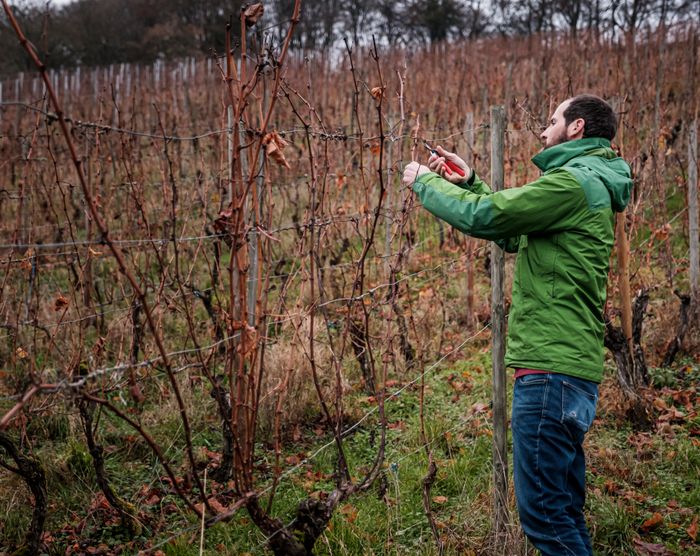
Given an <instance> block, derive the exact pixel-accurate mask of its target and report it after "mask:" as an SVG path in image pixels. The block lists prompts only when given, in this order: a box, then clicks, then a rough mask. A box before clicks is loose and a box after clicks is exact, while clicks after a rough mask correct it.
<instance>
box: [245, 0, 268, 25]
mask: <svg viewBox="0 0 700 556" xmlns="http://www.w3.org/2000/svg"><path fill="white" fill-rule="evenodd" d="M264 12H265V7H264V6H263V5H262V2H257V3H256V4H251V5H250V6H248V7H247V8H246V9H245V11H244V12H243V17H244V18H245V26H246V27H252V26H253V25H255V24H256V23H257V22H258V19H260V18H261V17H262V15H263V13H264Z"/></svg>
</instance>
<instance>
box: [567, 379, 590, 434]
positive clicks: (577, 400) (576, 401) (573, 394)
mask: <svg viewBox="0 0 700 556" xmlns="http://www.w3.org/2000/svg"><path fill="white" fill-rule="evenodd" d="M593 388H595V390H596V391H597V385H595V386H594V387H593ZM596 391H594V392H587V391H586V390H584V389H583V388H580V387H578V386H576V385H574V384H572V383H571V382H568V381H566V380H565V381H563V382H562V386H561V412H562V422H563V423H569V424H571V425H574V426H575V427H577V428H578V429H580V430H581V431H582V432H588V429H589V428H590V427H591V424H592V423H593V419H594V417H595V408H596V403H597V402H598V394H597V392H596Z"/></svg>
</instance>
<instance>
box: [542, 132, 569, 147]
mask: <svg viewBox="0 0 700 556" xmlns="http://www.w3.org/2000/svg"><path fill="white" fill-rule="evenodd" d="M568 140H569V138H568V137H567V136H566V130H564V131H562V132H561V133H560V134H559V135H558V136H557V137H555V138H554V140H553V141H552V142H551V143H548V144H547V145H545V147H544V148H545V149H548V148H549V147H554V146H555V145H560V144H561V143H566V142H567V141H568Z"/></svg>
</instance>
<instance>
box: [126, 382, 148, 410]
mask: <svg viewBox="0 0 700 556" xmlns="http://www.w3.org/2000/svg"><path fill="white" fill-rule="evenodd" d="M129 394H131V397H132V398H133V400H134V401H135V402H136V403H137V404H138V405H141V404H142V403H143V402H145V401H146V396H144V395H143V392H141V388H139V385H138V384H136V383H134V384H132V385H131V386H129Z"/></svg>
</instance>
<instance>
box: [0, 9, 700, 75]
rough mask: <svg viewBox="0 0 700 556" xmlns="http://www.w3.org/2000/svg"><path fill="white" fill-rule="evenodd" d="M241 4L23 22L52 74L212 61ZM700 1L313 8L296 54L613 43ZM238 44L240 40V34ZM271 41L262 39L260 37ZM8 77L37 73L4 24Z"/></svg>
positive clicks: (278, 16)
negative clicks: (548, 37) (594, 38)
mask: <svg viewBox="0 0 700 556" xmlns="http://www.w3.org/2000/svg"><path fill="white" fill-rule="evenodd" d="M244 4H245V2H242V1H241V0H75V1H73V2H72V3H69V4H67V5H64V6H55V5H52V4H51V2H48V3H46V4H39V3H36V0H19V1H17V2H15V4H14V10H15V13H16V15H17V17H18V19H19V20H20V23H21V24H22V26H23V27H24V29H25V30H26V31H27V33H28V36H29V37H31V38H32V40H34V41H35V47H36V48H37V49H38V50H39V52H40V54H41V55H42V58H43V59H44V60H47V63H48V65H49V66H50V67H52V68H60V67H74V66H76V65H84V66H101V65H108V64H113V63H120V62H131V63H150V62H153V61H154V60H156V59H168V58H173V57H180V56H192V55H202V54H204V55H212V54H214V53H219V54H221V53H223V51H224V48H225V46H224V33H225V29H224V23H225V22H226V21H228V20H229V18H232V21H233V22H234V23H236V22H237V21H238V17H237V16H238V12H239V10H240V9H241V7H242V5H244ZM264 5H265V10H266V13H265V16H264V18H263V25H261V26H259V27H260V30H259V31H258V32H259V33H261V34H265V35H267V36H268V37H270V38H271V39H273V40H274V39H279V38H280V37H282V36H283V35H284V32H285V28H286V23H287V22H288V19H289V17H290V14H291V8H292V5H293V0H269V1H267V2H264ZM699 13H700V0H609V1H606V0H594V1H584V0H526V1H518V2H516V1H513V0H304V2H303V7H302V15H301V20H300V21H299V25H298V28H297V32H296V34H295V38H294V41H293V44H292V48H294V49H297V50H300V49H302V50H318V49H328V48H332V47H334V46H337V45H339V44H342V40H343V39H345V40H347V41H348V43H349V44H350V45H351V46H359V45H363V44H368V43H369V41H370V40H371V37H372V36H374V37H375V38H376V40H378V41H379V42H380V43H381V44H391V45H393V44H403V45H406V46H410V45H415V44H426V43H436V42H440V41H444V40H451V39H459V38H468V39H477V38H480V37H484V36H489V35H529V34H534V33H543V32H551V31H563V32H568V33H571V34H573V35H576V34H577V33H580V32H582V31H592V32H595V33H596V34H606V35H608V36H609V35H612V36H620V35H629V34H634V33H636V32H637V31H639V30H640V29H643V28H644V27H646V26H651V27H656V26H658V25H659V24H661V23H664V24H671V23H677V22H683V21H689V20H692V19H697V14H699ZM233 28H234V34H235V33H237V32H238V29H237V25H236V24H234V25H233ZM261 38H262V37H261ZM0 52H2V53H3V56H2V57H0V75H9V74H12V73H15V72H18V71H25V70H27V69H29V68H30V64H29V60H28V59H27V57H26V55H25V54H24V52H23V50H22V49H21V47H20V46H19V45H18V44H17V41H16V39H15V37H14V34H13V33H12V32H11V30H10V29H9V28H8V25H7V21H5V20H4V19H2V18H0Z"/></svg>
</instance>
